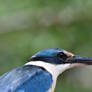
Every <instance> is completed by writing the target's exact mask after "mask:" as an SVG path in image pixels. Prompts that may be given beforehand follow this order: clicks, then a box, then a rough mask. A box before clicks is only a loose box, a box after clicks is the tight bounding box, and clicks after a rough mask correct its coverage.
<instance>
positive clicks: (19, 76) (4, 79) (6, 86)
mask: <svg viewBox="0 0 92 92" xmlns="http://www.w3.org/2000/svg"><path fill="white" fill-rule="evenodd" d="M51 85H52V76H51V74H50V73H49V72H47V71H46V70H45V69H43V68H40V67H37V66H33V65H24V66H21V67H19V68H16V69H13V70H11V71H10V72H7V73H5V74H4V75H2V76H1V77H0V92H46V91H47V90H48V89H49V88H50V87H51Z"/></svg>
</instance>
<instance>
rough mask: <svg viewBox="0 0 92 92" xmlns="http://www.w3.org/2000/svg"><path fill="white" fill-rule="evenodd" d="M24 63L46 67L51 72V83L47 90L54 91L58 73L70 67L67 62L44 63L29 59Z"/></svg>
mask: <svg viewBox="0 0 92 92" xmlns="http://www.w3.org/2000/svg"><path fill="white" fill-rule="evenodd" d="M25 65H35V66H39V67H42V68H44V69H46V70H47V71H48V72H49V73H51V75H52V78H53V84H52V87H51V88H50V89H49V91H48V92H54V88H55V85H56V80H57V77H58V76H59V74H61V73H62V72H63V71H65V70H66V69H68V68H69V67H70V65H69V64H65V65H64V64H62V65H55V64H50V63H46V62H43V61H30V62H28V63H26V64H25Z"/></svg>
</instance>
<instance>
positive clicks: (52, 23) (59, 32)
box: [0, 0, 92, 92]
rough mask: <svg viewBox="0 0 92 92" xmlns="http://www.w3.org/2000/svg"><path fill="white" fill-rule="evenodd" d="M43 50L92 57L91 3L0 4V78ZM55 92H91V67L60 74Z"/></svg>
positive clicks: (5, 0)
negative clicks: (54, 50)
mask: <svg viewBox="0 0 92 92" xmlns="http://www.w3.org/2000/svg"><path fill="white" fill-rule="evenodd" d="M46 48H64V49H66V50H68V51H71V52H72V53H75V54H78V55H81V56H89V57H92V0H0V75H2V74H3V73H5V72H7V71H9V70H11V69H13V68H16V67H19V66H20V65H23V64H25V63H26V61H27V60H28V59H29V58H30V56H31V55H33V54H34V53H36V52H37V51H39V50H42V49H46ZM55 92H92V66H86V67H81V68H74V69H71V70H68V71H66V72H64V73H63V74H62V75H61V76H60V77H59V78H58V82H57V86H56V90H55Z"/></svg>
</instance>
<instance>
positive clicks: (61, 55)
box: [57, 52, 68, 61]
mask: <svg viewBox="0 0 92 92" xmlns="http://www.w3.org/2000/svg"><path fill="white" fill-rule="evenodd" d="M57 56H58V58H60V59H61V60H63V61H65V60H66V59H67V58H68V56H67V55H66V54H64V53H63V52H60V53H58V54H57Z"/></svg>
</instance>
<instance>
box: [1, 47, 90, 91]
mask: <svg viewBox="0 0 92 92" xmlns="http://www.w3.org/2000/svg"><path fill="white" fill-rule="evenodd" d="M80 65H92V58H91V57H82V56H78V55H74V54H72V53H71V52H68V51H66V50H64V49H61V48H49V49H45V50H41V51H39V52H37V53H36V54H34V55H33V56H31V57H30V58H29V59H28V60H27V62H26V63H25V64H24V65H22V66H20V67H17V68H15V69H12V70H10V71H9V72H7V73H4V74H3V75H1V76H0V92H54V90H55V86H56V81H57V78H58V76H59V75H60V74H62V73H63V72H64V71H65V70H68V69H70V68H72V67H75V66H80Z"/></svg>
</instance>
